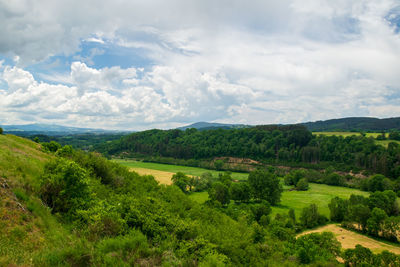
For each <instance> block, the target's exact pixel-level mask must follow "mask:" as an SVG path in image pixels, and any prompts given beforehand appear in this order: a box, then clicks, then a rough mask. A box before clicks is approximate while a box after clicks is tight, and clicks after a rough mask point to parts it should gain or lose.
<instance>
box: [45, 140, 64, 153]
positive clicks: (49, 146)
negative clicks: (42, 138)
mask: <svg viewBox="0 0 400 267" xmlns="http://www.w3.org/2000/svg"><path fill="white" fill-rule="evenodd" d="M42 147H43V148H44V150H46V151H50V152H56V151H57V150H58V149H60V148H61V145H60V144H59V143H57V142H56V141H51V142H50V143H42Z"/></svg>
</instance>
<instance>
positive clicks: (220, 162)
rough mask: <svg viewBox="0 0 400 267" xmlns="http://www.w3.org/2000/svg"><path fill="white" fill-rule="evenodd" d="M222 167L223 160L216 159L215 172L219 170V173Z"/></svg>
mask: <svg viewBox="0 0 400 267" xmlns="http://www.w3.org/2000/svg"><path fill="white" fill-rule="evenodd" d="M223 166H224V161H223V160H220V159H217V160H215V161H214V167H215V169H216V170H219V171H220V170H222V167H223Z"/></svg>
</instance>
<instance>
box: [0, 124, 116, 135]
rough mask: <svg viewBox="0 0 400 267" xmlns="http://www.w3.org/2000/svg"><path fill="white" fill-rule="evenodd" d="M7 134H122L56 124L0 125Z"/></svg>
mask: <svg viewBox="0 0 400 267" xmlns="http://www.w3.org/2000/svg"><path fill="white" fill-rule="evenodd" d="M0 127H2V128H3V130H4V132H5V133H9V134H15V135H19V136H30V135H38V134H44V135H48V136H59V135H70V134H88V133H93V134H104V133H120V131H112V130H103V129H92V128H78V127H69V126H62V125H55V124H38V123H35V124H24V125H0Z"/></svg>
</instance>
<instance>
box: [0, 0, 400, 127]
mask: <svg viewBox="0 0 400 267" xmlns="http://www.w3.org/2000/svg"><path fill="white" fill-rule="evenodd" d="M0 35H1V36H2V38H0V124H25V123H50V124H63V125H69V126H77V127H93V128H105V129H128V130H142V129H150V128H173V127H177V126H181V125H185V124H188V123H192V122H196V121H210V122H211V121H214V122H226V123H244V124H271V123H297V122H304V121H315V120H324V119H332V118H340V117H351V116H370V117H379V118H384V117H397V116H400V71H399V70H400V2H399V1H398V0H382V1H375V0H363V1H361V0H359V1H351V0H338V1H329V0H325V1H323V0H319V1H317V0H304V1H290V0H281V1H261V0H254V1H239V0H229V1H228V0H221V1H211V0H204V1H194V0H193V1H192V0H189V1H187V0H169V1H163V0H153V1H124V0H118V1H105V0H98V1H94V0H87V1H77V0H70V1H51V0H36V1H34V0H15V1H7V0H0Z"/></svg>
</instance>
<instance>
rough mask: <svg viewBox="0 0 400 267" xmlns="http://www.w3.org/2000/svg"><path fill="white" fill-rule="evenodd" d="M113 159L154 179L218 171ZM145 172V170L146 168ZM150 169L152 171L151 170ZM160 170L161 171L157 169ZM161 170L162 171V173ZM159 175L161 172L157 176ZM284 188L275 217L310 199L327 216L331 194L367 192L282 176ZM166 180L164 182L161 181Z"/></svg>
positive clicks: (200, 197) (203, 196)
mask: <svg viewBox="0 0 400 267" xmlns="http://www.w3.org/2000/svg"><path fill="white" fill-rule="evenodd" d="M115 161H116V162H118V163H120V164H122V165H124V166H128V167H130V168H132V169H133V170H135V169H137V170H141V171H142V172H141V173H142V174H144V173H145V174H151V175H153V176H154V177H155V178H156V179H157V180H159V181H162V180H163V179H165V177H164V174H165V173H166V174H170V175H171V176H172V174H173V173H176V172H178V171H180V172H183V173H185V174H189V175H194V176H199V175H201V174H202V173H204V172H211V173H212V174H213V175H214V176H217V175H218V174H219V173H221V172H219V171H214V170H207V169H202V168H195V167H187V166H178V165H169V164H160V163H150V162H140V161H133V160H115ZM145 170H146V171H147V173H146V171H145ZM152 170H153V171H154V170H155V171H154V172H153V173H152ZM160 171H161V172H160ZM163 172H164V173H163ZM158 175H161V176H160V177H158ZM232 177H233V178H234V179H237V180H246V179H247V177H248V174H247V173H232ZM281 182H282V186H283V188H284V191H283V193H282V198H281V203H280V204H279V205H278V206H275V207H272V214H271V215H272V216H273V217H274V216H275V215H276V214H277V213H287V212H288V211H289V209H290V208H293V209H294V210H295V213H296V215H297V216H300V214H301V210H302V209H303V208H304V207H307V206H309V205H310V204H312V203H315V204H317V206H318V208H319V211H320V213H321V214H323V215H325V216H327V217H328V218H329V208H328V204H329V202H330V201H331V199H332V198H334V197H336V196H338V197H341V198H345V199H347V198H349V197H350V195H352V194H355V195H363V196H368V195H369V193H368V192H364V191H360V190H357V189H353V188H347V187H340V186H330V185H325V184H314V183H310V188H309V190H307V191H295V190H293V191H289V189H290V188H291V187H288V186H285V185H283V179H281ZM161 183H165V182H161ZM189 198H191V199H192V200H195V201H196V202H198V203H204V202H205V201H207V199H208V193H207V192H195V193H191V194H190V195H189Z"/></svg>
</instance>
